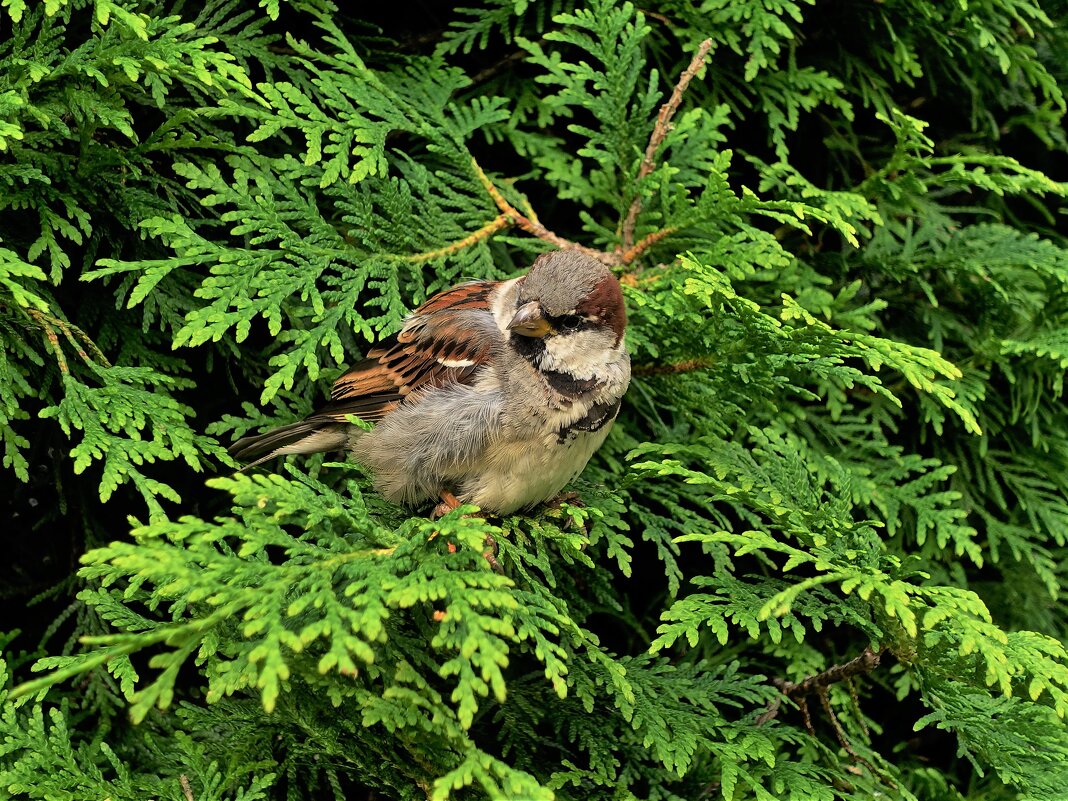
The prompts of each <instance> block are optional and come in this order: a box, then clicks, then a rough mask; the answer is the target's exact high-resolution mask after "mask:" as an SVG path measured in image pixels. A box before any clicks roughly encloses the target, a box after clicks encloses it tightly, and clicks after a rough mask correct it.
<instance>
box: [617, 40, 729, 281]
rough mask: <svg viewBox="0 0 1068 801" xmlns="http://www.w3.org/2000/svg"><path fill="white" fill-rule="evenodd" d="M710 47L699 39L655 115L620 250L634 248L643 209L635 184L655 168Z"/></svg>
mask: <svg viewBox="0 0 1068 801" xmlns="http://www.w3.org/2000/svg"><path fill="white" fill-rule="evenodd" d="M711 49H712V40H711V39H705V40H704V41H703V42H701V44H700V45H699V46H698V48H697V52H696V53H695V54H694V57H693V58H692V59H691V60H690V66H688V67H687V68H686V69H685V70H683V73H682V75H680V76H679V82H678V83H677V84H675V89H674V90H673V91H672V92H671V97H669V98H668V100H667V102H666V103H665V104H664V105H663V106H661V107H660V113H659V114H657V116H656V125H655V126H654V127H653V133H652V135H651V136H650V137H649V144H648V145H646V147H645V156H644V157H643V158H642V164H641V167H639V168H638V177H637V180H636V181H635V195H634V200H633V201H632V202H631V204H630V208H629V209H627V216H626V218H624V220H623V226H622V244H621V245H620V250H621V251H622V252H623V253H628V252H629V251H630V250H631V249H632V248H634V227H635V225H636V224H637V222H638V214H639V213H640V212H641V210H642V196H641V192H640V191H638V187H639V186H640V185H641V182H642V180H644V179H645V178H646V177H647V176H648V175H649V174H650V173H652V171H653V169H654V168H655V167H656V153H657V151H658V150H659V149H660V146H661V145H662V144H663V143H664V139H665V138H666V137H667V135H668V131H670V130H671V119H672V117H674V116H675V112H676V111H678V110H679V105H680V104H681V103H682V95H683V93H684V92H685V91H686V87H688V86H689V85H690V81H692V80H693V78H694V76H695V75H696V74H697V71H698V70H699V69H701V66H702V65H703V64H704V63H705V56H707V55H708V51H709V50H711ZM662 236H666V234H662ZM632 258H633V257H632ZM631 260H632V259H623V262H624V263H629V262H630V261H631Z"/></svg>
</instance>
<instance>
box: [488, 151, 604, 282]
mask: <svg viewBox="0 0 1068 801" xmlns="http://www.w3.org/2000/svg"><path fill="white" fill-rule="evenodd" d="M471 164H472V166H473V167H474V168H475V172H476V173H477V175H478V179H479V180H480V181H481V182H482V186H484V187H485V189H486V192H487V193H488V194H489V196H490V197H491V198H493V202H494V203H496V204H497V208H498V209H500V210H501V212H502V213H503V214H504V215H505V216H507V217H508V219H510V220H511V221H512V222H513V223H515V224H516V225H518V226H519V227H520V228H522V229H523V230H524V231H526V232H527V233H528V234H532V235H534V236H536V237H537V238H538V239H542V240H544V241H546V242H551V243H552V244H554V245H556V246H557V247H558V248H560V249H562V250H565V249H566V250H578V251H581V252H582V253H585V254H586V255H587V256H592V257H593V258H595V259H597V261H599V262H601V263H602V264H607V265H609V266H616V265H618V264H620V263H621V262H620V260H619V255H618V254H615V253H605V252H604V251H603V250H596V249H595V248H588V247H586V246H585V245H579V244H578V243H576V242H572V241H571V240H570V239H564V237H562V236H559V235H558V234H555V233H553V232H552V231H550V230H549V229H548V228H546V227H545V226H544V225H542V224H541V223H540V222H535V221H534V220H532V219H530V218H529V217H527V216H526V215H525V214H522V213H521V212H520V211H519V210H518V209H517V208H516V207H515V206H513V205H512V204H511V203H509V202H508V201H507V200H505V198H504V195H502V194H501V192H500V190H499V189H498V188H497V187H496V186H494V185H493V182H492V181H491V180H490V179H489V178H488V177H486V173H485V172H483V170H482V167H480V166H479V164H478V162H477V161H475V160H474V159H471Z"/></svg>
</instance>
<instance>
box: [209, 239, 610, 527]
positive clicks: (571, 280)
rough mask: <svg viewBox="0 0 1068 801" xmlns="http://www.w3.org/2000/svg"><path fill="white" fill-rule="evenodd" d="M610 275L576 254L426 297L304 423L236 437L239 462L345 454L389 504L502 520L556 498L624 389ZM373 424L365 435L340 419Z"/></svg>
mask: <svg viewBox="0 0 1068 801" xmlns="http://www.w3.org/2000/svg"><path fill="white" fill-rule="evenodd" d="M626 324H627V313H626V309H625V307H624V303H623V292H622V290H621V289H620V285H619V281H618V280H616V277H615V276H614V275H612V273H611V272H610V271H609V270H608V269H607V268H606V267H605V266H604V265H603V264H601V263H600V262H598V261H597V260H595V259H593V258H591V257H590V256H587V255H584V254H582V253H579V252H578V251H575V250H560V251H554V252H552V253H546V254H543V255H541V256H539V257H538V258H537V259H536V260H535V261H534V264H533V265H532V266H531V268H530V270H529V271H528V272H527V273H526V274H525V275H523V276H520V277H519V278H513V279H511V280H508V281H472V282H469V283H465V284H460V285H459V286H455V287H453V288H452V289H447V290H445V291H443V292H440V293H438V294H436V295H434V296H432V297H431V298H430V299H429V300H427V301H426V303H424V304H423V305H422V306H420V307H418V308H417V309H416V310H415V311H413V312H412V313H411V314H410V315H409V316H408V317H407V318H406V319H405V321H404V326H403V327H402V328H401V330H400V331H399V332H398V333H397V334H395V335H394V336H392V337H389V338H388V339H386V340H384V341H382V342H381V343H380V344H379V345H378V346H376V347H375V348H373V349H372V350H371V351H369V352H368V354H367V358H366V359H364V360H363V361H361V362H359V363H358V364H356V365H355V366H354V367H352V368H351V369H350V370H349V371H348V372H347V373H345V374H344V375H342V376H341V377H340V378H338V379H337V381H336V382H335V383H334V386H333V391H332V392H331V395H330V401H329V402H328V403H327V404H326V405H324V406H323V407H322V408H320V409H319V410H318V411H316V412H314V413H312V414H310V415H309V416H308V417H306V418H305V419H304V420H302V421H300V422H298V423H293V424H291V425H285V426H282V427H280V428H275V429H273V430H271V431H268V432H266V433H263V434H256V435H253V436H248V437H244V438H243V439H240V440H238V441H237V442H235V443H234V444H233V445H232V446H231V447H230V453H231V454H232V455H233V456H234V458H236V459H238V460H241V461H246V460H250V459H252V460H254V461H252V462H251V464H249V465H247V466H246V468H245V469H248V468H249V467H252V466H254V465H257V464H259V463H261V462H264V461H266V460H268V459H272V458H274V457H276V456H284V455H286V454H308V453H318V452H321V451H333V450H340V449H347V450H349V451H351V452H352V453H353V454H354V457H355V459H356V461H357V462H359V463H360V464H362V465H363V466H364V467H366V468H368V469H369V470H370V472H371V474H372V476H373V480H374V485H375V488H376V490H378V492H380V493H381V494H382V495H383V496H385V497H386V498H387V499H388V500H390V501H392V502H394V503H398V504H402V505H405V506H409V507H413V508H419V507H422V506H426V505H428V504H429V503H431V502H437V501H438V500H439V499H440V503H437V506H436V507H435V514H436V515H440V514H443V513H445V512H447V511H449V510H451V509H453V508H455V507H456V506H458V505H460V504H461V503H464V504H467V503H470V504H475V505H477V506H478V507H479V508H480V509H481V510H482V511H483V512H486V513H490V514H509V513H511V512H515V511H517V510H520V509H529V508H532V507H534V506H536V505H538V504H540V503H542V502H544V501H547V500H550V499H552V498H554V497H556V496H557V494H558V493H559V492H560V490H561V489H563V487H564V486H565V485H566V484H567V483H568V482H570V481H572V480H573V479H574V478H575V477H577V476H578V474H579V473H581V472H582V470H583V468H585V467H586V463H587V462H588V461H589V459H590V457H591V456H592V455H593V453H594V452H595V451H596V450H597V449H598V448H599V447H600V446H601V444H602V443H603V442H604V440H605V437H606V436H607V435H608V431H609V429H610V428H611V426H612V423H613V422H614V421H615V419H616V416H617V415H618V413H619V405H620V400H621V399H622V397H623V394H624V393H625V392H626V390H627V386H628V384H629V383H630V356H629V355H628V354H627V349H626V346H625V344H624V341H623V340H624V332H625V330H626ZM347 415H355V416H356V417H358V418H360V419H361V420H363V421H365V422H369V423H373V424H374V427H373V428H371V429H370V430H367V429H366V428H362V427H360V426H357V425H354V424H352V423H350V422H348V420H347V419H346V416H347Z"/></svg>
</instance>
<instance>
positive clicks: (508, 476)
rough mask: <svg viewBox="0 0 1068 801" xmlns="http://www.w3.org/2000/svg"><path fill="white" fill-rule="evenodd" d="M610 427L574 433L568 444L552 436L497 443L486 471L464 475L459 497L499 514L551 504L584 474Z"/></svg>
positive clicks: (487, 455) (489, 451) (490, 450)
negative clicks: (565, 488)
mask: <svg viewBox="0 0 1068 801" xmlns="http://www.w3.org/2000/svg"><path fill="white" fill-rule="evenodd" d="M611 427H612V423H611V422H609V423H608V424H607V425H604V426H602V427H601V428H600V429H598V430H597V431H579V432H575V433H574V434H573V435H572V436H568V437H567V438H566V439H565V441H564V442H560V441H559V439H560V437H559V436H558V434H557V433H556V432H552V433H549V434H546V435H545V436H544V437H542V438H541V439H539V440H528V441H523V442H498V443H494V444H493V445H491V446H490V447H489V448H488V449H487V450H486V451H485V453H484V457H485V460H486V469H485V470H484V471H483V472H482V473H481V474H478V475H473V476H471V475H469V476H467V477H466V480H465V481H464V482H463V487H462V488H461V489H460V493H459V498H460V500H461V501H463V502H465V503H474V504H477V505H478V506H480V507H482V508H484V509H493V510H494V511H496V512H498V513H500V514H508V513H510V512H514V511H516V510H518V509H523V508H526V507H529V506H534V505H536V504H539V503H542V502H544V501H547V500H549V499H551V498H553V497H555V496H556V495H557V494H559V492H560V490H561V489H563V488H564V486H565V485H566V484H567V483H568V482H569V481H572V480H573V479H575V478H576V477H577V476H578V474H579V473H581V472H582V470H583V469H584V468H585V467H586V463H587V462H588V461H589V460H590V457H591V456H592V455H593V454H594V452H595V451H596V450H597V449H598V448H599V447H601V444H602V443H603V442H604V440H605V437H607V436H608V431H609V429H610V428H611Z"/></svg>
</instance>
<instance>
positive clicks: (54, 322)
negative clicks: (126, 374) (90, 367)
mask: <svg viewBox="0 0 1068 801" xmlns="http://www.w3.org/2000/svg"><path fill="white" fill-rule="evenodd" d="M23 311H24V312H25V313H26V314H27V316H29V317H30V319H32V320H33V321H34V322H35V323H36V324H37V325H38V326H40V328H41V329H42V330H43V331H44V332H45V336H46V337H47V338H48V342H49V344H50V345H51V346H52V349H53V350H54V351H55V352H56V360H57V361H58V362H59V369H60V370H61V371H62V372H64V373H66V372H69V370H68V368H67V361H66V359H64V358H63V353H62V351H61V350H60V348H59V337H58V335H57V334H56V329H58V330H59V331H61V332H62V333H63V336H64V337H66V339H67V341H68V342H70V344H71V346H72V347H73V348H74V350H75V351H76V352H77V353H78V355H79V356H80V357H81V358H82V361H84V362H86V363H91V362H93V361H94V360H95V361H97V362H98V363H100V364H101V365H103V366H104V367H110V366H111V363H110V362H109V361H108V360H107V357H105V356H104V354H103V352H101V350H100V348H98V347H97V345H96V343H95V342H93V340H92V337H90V336H89V335H88V334H87V333H85V332H84V331H83V330H82V329H80V328H79V327H78V326H76V325H74V323H70V322H67V321H66V320H63V319H61V318H59V317H56V316H54V315H51V314H48V313H47V312H43V311H41V310H40V309H23ZM79 342H80V343H82V344H79ZM82 345H84V346H85V348H88V350H89V353H86V351H85V349H84V348H83V347H82ZM90 354H92V355H90Z"/></svg>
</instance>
